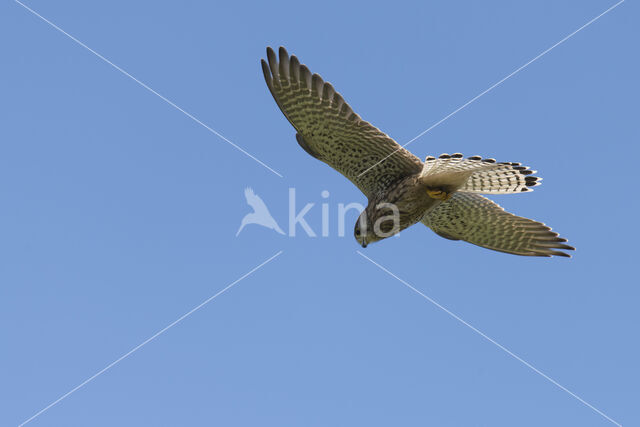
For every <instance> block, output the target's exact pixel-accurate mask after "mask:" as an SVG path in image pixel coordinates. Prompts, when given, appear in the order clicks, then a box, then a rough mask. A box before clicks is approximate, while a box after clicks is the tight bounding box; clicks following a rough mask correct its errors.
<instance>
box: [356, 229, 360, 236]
mask: <svg viewBox="0 0 640 427" xmlns="http://www.w3.org/2000/svg"><path fill="white" fill-rule="evenodd" d="M356 237H360V229H356Z"/></svg>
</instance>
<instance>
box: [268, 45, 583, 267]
mask: <svg viewBox="0 0 640 427" xmlns="http://www.w3.org/2000/svg"><path fill="white" fill-rule="evenodd" d="M261 63H262V71H263V73H264V78H265V81H266V83H267V86H268V87H269V91H270V92H271V94H272V95H273V98H274V99H275V101H276V104H278V107H280V110H282V113H283V114H284V116H285V117H286V118H287V120H289V122H290V123H291V125H292V126H293V127H294V128H295V130H296V132H297V133H296V140H297V141H298V144H299V145H300V146H301V147H302V148H303V149H304V150H305V151H306V152H307V153H308V154H309V155H311V156H312V157H315V158H316V159H318V160H320V161H322V162H324V163H326V164H328V165H329V166H331V167H332V168H333V169H335V170H337V171H338V172H340V173H341V174H342V175H344V176H345V177H347V178H348V179H349V180H350V181H351V182H352V183H354V184H355V185H356V186H357V187H358V188H359V189H360V191H362V192H363V193H364V194H365V196H367V198H368V200H369V201H368V204H367V207H366V209H365V210H364V211H363V212H362V213H361V214H360V217H359V218H358V220H357V221H356V224H355V227H354V236H355V238H356V240H357V241H358V243H359V244H361V245H362V247H366V246H367V245H368V244H370V243H373V242H377V241H379V240H382V239H384V238H386V237H389V236H392V235H394V234H397V233H398V232H400V231H402V230H404V229H405V228H407V227H409V226H411V225H413V224H416V223H418V222H422V223H423V224H424V225H426V226H427V227H429V228H431V229H432V230H433V231H434V232H435V233H436V234H438V235H440V236H442V237H444V238H446V239H450V240H464V241H466V242H469V243H473V244H475V245H478V246H482V247H484V248H488V249H492V250H495V251H500V252H506V253H510V254H515V255H524V256H544V257H550V256H553V255H556V256H565V257H569V256H570V255H569V254H567V253H566V252H563V250H573V249H574V248H573V247H571V246H569V245H567V244H566V243H565V242H566V241H567V240H566V239H563V238H561V237H558V234H557V233H554V232H553V231H551V228H549V227H547V226H546V225H544V224H542V223H540V222H537V221H533V220H531V219H528V218H523V217H519V216H516V215H513V214H511V213H509V212H506V211H505V210H504V209H502V208H501V207H500V206H498V205H497V204H496V203H494V202H492V201H491V200H489V199H487V198H486V197H484V196H482V195H481V194H515V193H522V192H527V191H531V190H532V188H531V187H534V186H536V185H538V184H539V183H540V178H538V177H535V176H533V175H532V174H533V173H535V171H532V170H530V169H529V168H528V167H526V166H522V165H521V164H520V163H513V162H496V161H495V159H491V158H482V157H480V156H471V157H466V158H465V157H464V156H463V155H462V154H460V153H455V154H441V155H440V156H438V157H437V158H436V157H433V156H428V157H427V158H426V159H425V161H424V162H422V161H420V159H419V158H418V157H416V156H414V155H413V154H411V153H410V152H409V151H407V150H406V149H404V148H403V147H401V146H400V145H399V144H398V143H397V142H396V141H394V140H393V139H392V138H391V137H389V136H388V135H386V134H385V133H383V132H381V131H380V130H379V129H377V128H376V127H375V126H373V125H371V124H370V123H368V122H366V121H364V120H362V119H361V118H360V116H359V115H358V114H356V113H354V112H353V110H352V109H351V107H349V105H348V104H347V103H346V102H345V100H344V99H343V98H342V96H341V95H340V94H339V93H338V92H336V91H335V89H334V88H333V86H331V84H330V83H328V82H325V81H324V80H323V79H322V77H320V76H319V75H318V74H312V73H311V72H310V71H309V69H308V68H307V67H306V66H305V65H304V64H300V61H299V60H298V58H297V57H296V56H294V55H292V56H289V54H288V53H287V51H286V50H285V49H284V48H283V47H280V49H279V51H278V53H277V54H276V52H274V50H273V49H271V48H270V47H268V48H267V61H265V60H264V59H263V60H262V61H261Z"/></svg>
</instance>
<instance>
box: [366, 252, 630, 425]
mask: <svg viewBox="0 0 640 427" xmlns="http://www.w3.org/2000/svg"><path fill="white" fill-rule="evenodd" d="M356 252H357V253H358V254H359V255H360V256H361V257H363V258H364V259H366V260H367V261H369V262H370V263H372V264H373V265H375V266H376V267H378V268H379V269H380V270H382V271H384V272H385V273H387V274H388V275H390V276H391V277H393V278H394V279H396V280H398V281H399V282H400V283H402V284H403V285H405V286H406V287H408V288H409V289H411V290H412V291H413V292H415V293H417V294H418V295H420V296H421V297H422V298H424V299H426V300H427V301H429V302H430V303H431V304H433V305H435V306H436V307H438V308H439V309H440V310H442V311H444V312H445V313H447V314H448V315H449V316H451V317H453V318H454V319H456V320H457V321H458V322H460V323H462V324H463V325H465V326H466V327H468V328H469V329H471V330H472V331H473V332H475V333H477V334H478V335H480V336H481V337H482V338H484V339H486V340H487V341H489V342H490V343H491V344H493V345H495V346H496V347H498V348H499V349H500V350H502V351H504V352H505V353H507V354H508V355H509V356H511V357H513V358H514V359H516V360H517V361H518V362H520V363H522V364H523V365H525V366H526V367H528V368H529V369H531V370H532V371H534V372H535V373H537V374H538V375H540V376H542V377H543V378H544V379H546V380H547V381H549V382H551V383H552V384H553V385H555V386H556V387H558V388H560V389H561V390H563V391H565V392H567V393H568V394H570V395H571V396H573V397H574V398H576V399H577V400H579V401H580V402H582V403H583V404H584V405H586V406H588V407H589V408H591V409H592V410H594V411H595V412H597V413H598V414H600V415H602V416H603V417H604V418H606V419H607V420H609V421H611V422H612V423H613V424H615V425H617V426H619V427H622V424H620V423H618V422H617V421H615V420H614V419H612V418H611V417H609V416H608V415H607V414H605V413H604V412H602V411H600V410H599V409H598V408H596V407H595V406H593V405H591V404H590V403H589V402H587V401H585V400H584V399H582V398H581V397H580V396H578V395H577V394H575V393H574V392H572V391H571V390H569V389H568V388H566V387H565V386H563V385H562V384H560V383H559V382H557V381H556V380H554V379H553V378H551V377H550V376H548V375H547V374H545V373H544V372H542V371H540V370H539V369H538V368H536V367H535V366H533V365H532V364H530V363H529V362H527V361H526V360H524V359H522V358H521V357H520V356H518V355H517V354H515V353H513V352H512V351H511V350H509V349H508V348H506V347H505V346H503V345H502V344H500V343H499V342H497V341H496V340H494V339H493V338H491V337H489V336H488V335H486V334H485V333H484V332H482V331H481V330H479V329H478V328H476V327H475V326H473V325H470V324H469V323H467V322H466V321H464V320H463V319H462V318H460V317H459V316H458V315H456V314H455V313H453V312H452V311H450V310H448V309H447V308H445V307H443V306H442V305H440V304H439V303H438V302H437V301H435V300H434V299H433V298H430V297H428V296H427V295H425V294H424V293H422V292H420V291H419V290H418V289H416V288H415V287H413V286H411V285H410V284H409V283H407V282H406V281H404V280H402V279H401V278H399V277H398V276H396V275H395V274H393V273H392V272H390V271H389V270H387V269H386V268H384V267H383V266H381V265H380V264H378V263H377V262H375V261H374V260H372V259H371V258H369V257H368V256H366V255H365V254H363V253H362V252H360V251H356Z"/></svg>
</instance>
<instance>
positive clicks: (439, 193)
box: [427, 190, 452, 202]
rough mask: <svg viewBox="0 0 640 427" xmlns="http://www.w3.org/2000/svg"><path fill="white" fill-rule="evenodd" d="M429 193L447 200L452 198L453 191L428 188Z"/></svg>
mask: <svg viewBox="0 0 640 427" xmlns="http://www.w3.org/2000/svg"><path fill="white" fill-rule="evenodd" d="M427 194H428V195H429V197H431V198H432V199H436V200H442V201H443V202H444V201H447V200H449V199H450V198H451V196H452V193H447V192H444V191H442V190H427Z"/></svg>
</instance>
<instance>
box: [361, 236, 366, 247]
mask: <svg viewBox="0 0 640 427" xmlns="http://www.w3.org/2000/svg"><path fill="white" fill-rule="evenodd" d="M360 244H361V245H362V247H363V248H366V247H367V242H365V240H364V237H363V238H362V242H360Z"/></svg>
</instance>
